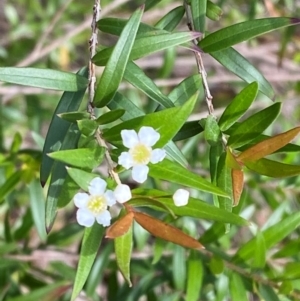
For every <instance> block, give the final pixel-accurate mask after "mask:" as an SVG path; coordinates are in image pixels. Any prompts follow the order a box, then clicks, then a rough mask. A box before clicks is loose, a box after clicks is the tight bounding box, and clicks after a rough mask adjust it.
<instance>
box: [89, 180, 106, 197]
mask: <svg viewBox="0 0 300 301" xmlns="http://www.w3.org/2000/svg"><path fill="white" fill-rule="evenodd" d="M106 185H107V184H106V182H105V181H104V180H103V179H101V178H99V177H97V178H94V179H93V180H92V181H91V182H90V184H89V193H90V195H103V193H104V191H105V189H106Z"/></svg>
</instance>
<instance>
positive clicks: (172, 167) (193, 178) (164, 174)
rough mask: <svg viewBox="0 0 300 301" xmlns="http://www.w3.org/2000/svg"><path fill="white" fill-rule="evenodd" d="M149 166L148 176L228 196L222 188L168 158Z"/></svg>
mask: <svg viewBox="0 0 300 301" xmlns="http://www.w3.org/2000/svg"><path fill="white" fill-rule="evenodd" d="M149 167H150V170H149V176H151V177H153V178H155V179H160V180H166V181H169V182H172V183H177V184H180V185H182V186H186V187H191V188H196V189H199V190H202V191H206V192H209V193H213V194H216V195H221V196H223V197H225V198H228V194H227V192H225V191H224V190H223V189H221V188H218V187H216V186H215V185H213V184H211V183H210V182H208V181H207V180H205V179H204V178H202V177H200V176H199V175H197V174H195V173H193V172H192V171H189V170H188V169H187V168H185V167H182V166H180V165H178V164H177V163H175V162H172V161H170V160H168V159H164V160H163V161H162V162H159V163H157V164H150V165H149Z"/></svg>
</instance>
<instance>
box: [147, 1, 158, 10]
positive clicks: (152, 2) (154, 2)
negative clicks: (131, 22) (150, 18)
mask: <svg viewBox="0 0 300 301" xmlns="http://www.w3.org/2000/svg"><path fill="white" fill-rule="evenodd" d="M160 1H161V0H146V1H145V10H146V11H147V10H149V9H150V8H152V7H153V6H155V5H156V4H158V3H159V2H160Z"/></svg>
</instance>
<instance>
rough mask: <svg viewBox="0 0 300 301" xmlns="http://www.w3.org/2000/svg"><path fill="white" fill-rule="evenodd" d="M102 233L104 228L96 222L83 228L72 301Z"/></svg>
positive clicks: (77, 292) (83, 280)
mask: <svg viewBox="0 0 300 301" xmlns="http://www.w3.org/2000/svg"><path fill="white" fill-rule="evenodd" d="M103 235H104V228H103V227H102V226H100V225H99V224H97V223H95V224H94V225H93V226H92V227H90V228H85V231H84V236H83V240H82V245H81V250H80V257H79V262H78V266H77V272H76V277H75V282H74V287H73V291H72V296H71V300H72V301H74V300H75V298H76V297H77V296H78V295H79V293H80V292H81V290H82V288H83V286H84V284H85V282H86V279H87V277H88V275H89V273H90V271H91V268H92V266H93V263H94V260H95V258H96V255H97V252H98V249H99V247H100V244H101V241H102V237H103Z"/></svg>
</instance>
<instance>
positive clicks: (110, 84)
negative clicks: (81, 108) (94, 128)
mask: <svg viewBox="0 0 300 301" xmlns="http://www.w3.org/2000/svg"><path fill="white" fill-rule="evenodd" d="M142 15H143V9H141V8H140V9H137V10H136V11H135V12H134V13H133V15H132V16H131V18H130V19H129V20H128V22H127V24H126V25H125V27H124V29H123V30H122V33H121V35H120V38H119V40H118V42H117V44H116V46H115V47H114V49H113V50H112V52H111V54H110V57H109V59H108V62H107V64H106V67H105V69H104V71H103V73H102V76H101V78H100V81H99V83H98V85H97V88H96V91H95V96H94V100H93V105H94V106H95V107H98V108H102V107H104V106H106V105H107V104H108V103H109V102H110V100H111V98H112V97H113V96H114V94H115V93H116V91H117V89H118V87H119V84H120V82H121V80H122V77H123V74H124V72H125V68H126V65H127V62H128V60H129V55H130V53H131V51H132V47H133V45H134V44H133V43H134V40H135V38H136V34H137V30H138V27H139V24H140V21H141V18H142ZM100 53H101V51H100ZM96 56H97V55H96Z"/></svg>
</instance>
